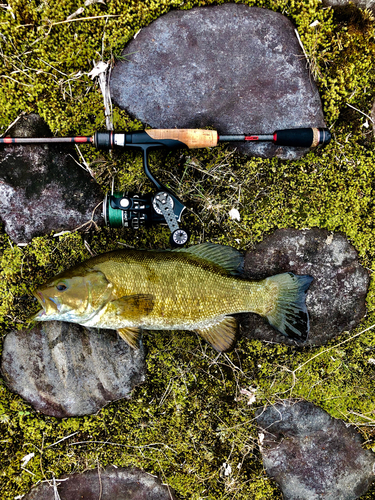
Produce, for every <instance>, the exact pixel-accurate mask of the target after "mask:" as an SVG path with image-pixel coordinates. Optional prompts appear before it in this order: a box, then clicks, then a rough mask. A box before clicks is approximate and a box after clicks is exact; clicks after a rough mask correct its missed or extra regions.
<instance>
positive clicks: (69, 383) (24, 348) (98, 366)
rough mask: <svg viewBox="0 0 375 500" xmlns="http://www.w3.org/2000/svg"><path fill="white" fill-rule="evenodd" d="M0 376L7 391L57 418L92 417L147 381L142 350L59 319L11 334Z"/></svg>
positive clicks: (111, 332) (108, 332)
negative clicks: (7, 388) (91, 415)
mask: <svg viewBox="0 0 375 500" xmlns="http://www.w3.org/2000/svg"><path fill="white" fill-rule="evenodd" d="M1 372H2V375H3V377H4V380H5V382H6V384H7V386H8V387H9V389H10V390H12V391H14V392H16V393H18V394H19V395H20V396H21V397H23V398H24V399H25V400H26V401H27V402H29V403H30V404H31V405H32V406H33V407H34V408H35V409H36V410H38V411H41V412H42V413H44V414H46V415H52V416H54V417H59V418H63V417H71V416H80V415H88V414H91V413H96V412H97V411H99V410H100V409H101V408H102V407H103V406H104V405H106V404H107V403H109V402H111V401H115V400H117V399H121V398H129V397H130V394H131V391H132V389H133V388H134V387H135V386H136V385H139V384H141V383H143V382H144V381H145V378H146V375H145V372H146V368H145V359H144V349H143V347H142V346H141V348H140V349H139V350H135V349H132V348H131V347H129V346H128V345H127V344H126V343H125V342H124V341H123V340H122V339H121V338H119V337H118V335H117V332H115V331H114V330H97V329H95V328H84V327H83V326H80V325H76V324H71V323H63V322H59V321H50V322H46V323H43V324H41V325H38V326H36V327H35V328H33V329H31V330H22V331H13V332H11V333H9V334H8V335H7V336H6V338H5V341H4V348H3V354H2V363H1Z"/></svg>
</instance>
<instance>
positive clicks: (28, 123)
mask: <svg viewBox="0 0 375 500" xmlns="http://www.w3.org/2000/svg"><path fill="white" fill-rule="evenodd" d="M8 135H10V136H12V137H51V136H52V133H51V131H50V130H49V129H48V126H47V125H46V124H45V122H44V121H43V120H42V119H41V118H40V117H39V116H38V115H28V116H23V117H21V119H20V120H19V121H18V122H17V123H16V124H15V126H14V127H13V128H12V129H11V130H10V131H9V134H8ZM76 156H77V155H76V150H75V148H74V146H73V145H69V144H67V145H64V144H62V145H53V146H47V145H12V144H11V145H4V146H2V147H1V148H0V216H1V219H2V221H3V222H4V224H5V231H6V232H7V234H8V235H9V237H10V238H11V239H12V240H13V241H15V242H16V243H26V242H29V241H31V240H32V238H34V237H35V236H41V235H44V234H48V233H51V232H52V231H55V232H60V231H68V230H73V229H76V228H78V227H79V226H81V225H82V224H85V223H86V222H88V221H90V219H91V216H92V212H93V210H94V208H95V207H96V206H97V205H98V204H99V203H100V202H101V201H102V200H103V193H102V191H101V189H100V187H99V185H98V184H97V183H96V182H95V180H94V179H93V178H92V177H91V176H90V174H89V173H88V172H87V171H85V170H84V169H83V168H82V167H80V166H79V165H78V164H77V163H76V161H74V159H73V158H75V157H76ZM95 220H96V222H97V223H98V222H100V223H101V221H102V218H101V217H100V209H98V210H97V211H96V213H95Z"/></svg>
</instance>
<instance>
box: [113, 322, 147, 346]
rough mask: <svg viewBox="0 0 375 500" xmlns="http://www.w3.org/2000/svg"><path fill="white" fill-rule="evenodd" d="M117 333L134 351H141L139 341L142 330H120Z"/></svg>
mask: <svg viewBox="0 0 375 500" xmlns="http://www.w3.org/2000/svg"><path fill="white" fill-rule="evenodd" d="M117 333H118V334H119V335H120V337H121V338H122V340H125V342H126V343H127V344H128V345H129V346H130V347H132V348H133V349H139V346H138V339H139V335H140V333H141V329H140V328H131V327H129V328H118V330H117Z"/></svg>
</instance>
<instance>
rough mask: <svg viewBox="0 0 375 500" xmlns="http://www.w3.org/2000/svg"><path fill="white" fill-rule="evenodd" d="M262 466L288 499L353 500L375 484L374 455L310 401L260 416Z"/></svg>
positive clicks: (260, 412)
mask: <svg viewBox="0 0 375 500" xmlns="http://www.w3.org/2000/svg"><path fill="white" fill-rule="evenodd" d="M256 419H257V423H258V426H259V441H260V442H261V452H262V457H263V463H264V467H265V469H266V471H267V474H268V475H269V476H270V477H271V478H273V479H274V480H275V481H276V482H277V483H278V484H279V486H280V488H281V490H282V492H283V498H284V500H321V499H323V498H324V500H354V499H356V498H359V497H360V496H361V495H363V494H364V493H366V491H367V490H368V488H369V487H370V485H371V483H372V482H373V481H374V479H375V475H374V474H375V468H374V466H375V455H374V453H373V452H372V451H369V450H364V449H362V447H361V444H362V441H363V440H362V438H361V436H360V434H358V433H357V432H356V431H355V430H354V429H353V428H352V427H347V426H346V424H345V422H343V421H342V420H338V419H335V418H332V417H331V416H330V415H329V414H328V413H327V412H325V411H324V410H322V409H321V408H319V407H318V406H315V405H313V404H312V403H309V402H307V401H295V400H285V401H283V402H281V403H277V404H276V405H274V406H269V407H266V408H263V409H260V410H257V412H256Z"/></svg>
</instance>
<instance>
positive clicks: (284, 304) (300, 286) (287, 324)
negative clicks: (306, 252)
mask: <svg viewBox="0 0 375 500" xmlns="http://www.w3.org/2000/svg"><path fill="white" fill-rule="evenodd" d="M312 280H313V277H312V276H309V275H307V274H306V275H297V274H293V273H283V274H277V275H275V276H271V277H270V278H267V281H268V282H270V283H275V284H277V286H278V288H279V292H278V294H277V299H276V305H275V306H274V307H273V309H272V310H271V311H270V312H269V313H268V314H267V315H266V318H267V320H268V322H269V323H270V325H271V326H273V327H274V328H276V330H278V331H279V332H280V333H282V334H283V335H286V336H287V337H289V338H291V339H295V340H300V341H304V340H306V339H307V336H308V333H309V329H310V322H309V313H308V311H307V307H306V303H305V299H306V293H307V290H308V288H309V286H310V284H311V282H312Z"/></svg>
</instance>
